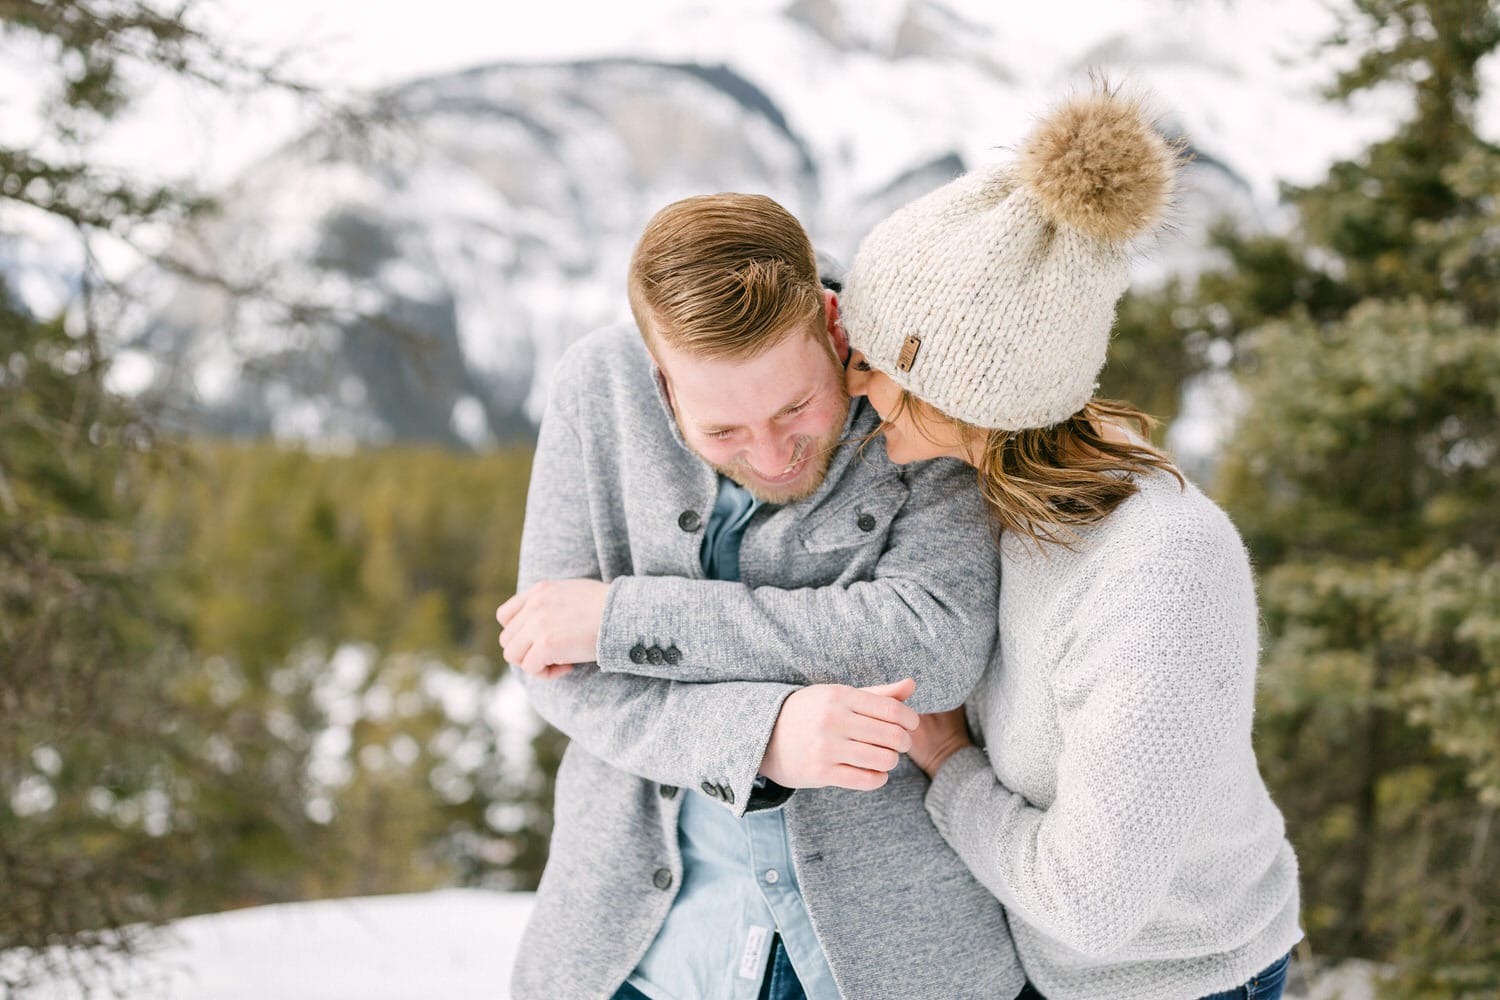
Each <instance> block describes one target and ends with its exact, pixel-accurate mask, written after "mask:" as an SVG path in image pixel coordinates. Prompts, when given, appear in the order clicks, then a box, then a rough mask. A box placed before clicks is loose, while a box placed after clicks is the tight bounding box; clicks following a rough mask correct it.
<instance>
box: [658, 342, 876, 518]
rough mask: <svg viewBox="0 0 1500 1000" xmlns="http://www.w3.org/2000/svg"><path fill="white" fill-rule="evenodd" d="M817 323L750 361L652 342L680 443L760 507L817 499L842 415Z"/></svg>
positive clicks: (845, 403)
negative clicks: (703, 354) (746, 492)
mask: <svg viewBox="0 0 1500 1000" xmlns="http://www.w3.org/2000/svg"><path fill="white" fill-rule="evenodd" d="M828 336H829V335H828V333H827V332H826V331H825V330H823V329H821V328H818V327H814V328H811V329H808V330H805V331H804V330H792V331H788V333H787V334H786V335H785V336H783V337H782V338H781V339H780V340H779V341H778V342H777V343H776V345H775V346H774V347H772V348H771V349H769V350H767V351H764V352H762V353H761V354H760V355H759V356H757V357H754V358H750V359H748V360H706V359H704V358H698V357H694V356H692V355H690V354H686V353H683V352H681V351H678V350H675V349H673V348H672V347H671V346H670V345H668V344H665V343H663V342H662V341H661V340H660V339H658V340H657V341H656V343H655V354H656V359H657V363H658V364H659V365H660V366H661V369H662V374H663V375H664V376H665V377H666V380H667V390H668V393H669V395H670V397H671V401H672V410H673V412H674V413H675V415H676V417H677V426H678V427H679V428H681V430H682V437H683V439H684V440H685V441H686V442H687V444H688V447H690V448H692V449H693V451H694V452H696V453H697V454H698V456H699V457H700V458H702V459H703V460H704V461H705V462H707V463H708V464H709V465H712V466H713V467H714V468H715V469H717V470H718V471H719V472H722V473H723V474H724V475H726V476H728V477H729V478H730V479H733V480H734V481H735V482H737V483H739V484H740V485H741V486H743V487H745V489H747V490H749V491H750V494H751V496H754V497H755V498H756V499H758V500H761V501H762V502H765V503H776V504H784V503H791V502H793V501H796V500H801V499H803V498H805V497H809V496H811V495H812V494H814V493H816V492H817V490H818V487H819V486H821V485H822V484H823V477H824V476H826V475H827V474H828V463H829V461H830V460H831V459H832V457H833V451H834V448H835V447H836V446H837V445H838V443H839V440H840V438H841V437H842V436H843V432H844V421H845V419H846V418H847V417H848V414H849V393H848V391H847V390H846V389H845V386H844V373H843V369H842V367H841V365H840V364H839V363H838V362H837V361H836V360H835V359H834V356H833V351H832V350H830V347H829V343H830V342H829V340H828V339H827V338H828Z"/></svg>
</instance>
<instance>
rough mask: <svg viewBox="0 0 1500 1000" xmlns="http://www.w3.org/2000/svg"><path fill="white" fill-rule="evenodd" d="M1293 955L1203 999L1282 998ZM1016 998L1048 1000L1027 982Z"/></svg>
mask: <svg viewBox="0 0 1500 1000" xmlns="http://www.w3.org/2000/svg"><path fill="white" fill-rule="evenodd" d="M1291 958H1292V956H1291V955H1289V954H1288V955H1283V956H1281V958H1279V959H1278V960H1276V961H1275V962H1272V963H1271V965H1270V966H1269V967H1267V968H1265V969H1263V970H1261V971H1260V972H1258V973H1256V974H1255V975H1254V976H1251V977H1250V981H1249V982H1248V983H1246V984H1245V985H1244V986H1240V987H1237V988H1235V989H1232V990H1228V991H1226V992H1224V993H1214V994H1212V995H1210V996H1206V997H1204V998H1203V1000H1281V991H1282V990H1283V989H1284V988H1285V987H1286V969H1287V965H1288V964H1289V963H1290V961H1291ZM1016 1000H1046V998H1045V997H1043V996H1042V995H1041V994H1040V993H1038V992H1037V988H1036V987H1035V986H1032V985H1031V984H1030V983H1027V984H1026V986H1025V988H1024V989H1022V990H1021V992H1020V993H1019V994H1017V996H1016Z"/></svg>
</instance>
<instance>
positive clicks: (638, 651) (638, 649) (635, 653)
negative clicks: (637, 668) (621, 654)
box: [630, 643, 646, 663]
mask: <svg viewBox="0 0 1500 1000" xmlns="http://www.w3.org/2000/svg"><path fill="white" fill-rule="evenodd" d="M630 662H631V663H645V662H646V647H645V646H642V645H641V644H640V643H636V644H635V645H634V646H631V647H630Z"/></svg>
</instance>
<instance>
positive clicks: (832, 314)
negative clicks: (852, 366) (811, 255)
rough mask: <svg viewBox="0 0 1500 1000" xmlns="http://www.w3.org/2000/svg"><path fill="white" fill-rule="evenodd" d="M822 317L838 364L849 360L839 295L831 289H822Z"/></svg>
mask: <svg viewBox="0 0 1500 1000" xmlns="http://www.w3.org/2000/svg"><path fill="white" fill-rule="evenodd" d="M823 318H824V320H825V321H826V322H827V325H828V339H829V340H830V341H832V342H833V353H834V356H835V357H837V358H838V359H839V364H847V363H848V361H849V335H848V334H846V333H845V332H844V323H843V320H842V319H840V317H839V297H838V295H837V293H835V292H834V291H833V290H832V289H829V288H825V289H823Z"/></svg>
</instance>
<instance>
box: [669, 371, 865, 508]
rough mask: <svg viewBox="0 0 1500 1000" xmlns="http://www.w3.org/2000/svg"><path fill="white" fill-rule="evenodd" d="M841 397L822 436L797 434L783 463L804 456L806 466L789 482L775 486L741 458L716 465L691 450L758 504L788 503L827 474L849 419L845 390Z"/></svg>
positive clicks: (814, 487) (807, 494)
mask: <svg viewBox="0 0 1500 1000" xmlns="http://www.w3.org/2000/svg"><path fill="white" fill-rule="evenodd" d="M843 396H844V398H843V406H842V407H841V408H840V413H839V417H838V419H837V420H835V421H834V423H833V427H832V429H831V430H830V431H829V432H828V433H827V434H826V435H824V436H823V437H822V438H812V437H800V438H798V439H797V443H796V446H795V448H794V450H793V451H792V460H791V461H790V462H788V463H787V465H786V467H787V468H788V469H790V468H793V467H795V466H796V465H797V463H799V462H801V461H803V460H804V459H805V460H806V461H807V463H808V466H807V468H805V469H803V470H802V474H801V475H800V476H798V477H797V478H796V479H794V480H792V481H791V482H789V483H784V484H781V485H776V484H774V483H766V482H763V481H761V480H760V479H759V478H758V477H757V476H756V474H755V472H754V471H753V470H751V468H750V466H749V465H748V464H747V463H745V462H743V461H737V462H735V463H733V464H730V465H719V464H718V463H717V462H713V461H710V460H709V459H707V458H705V457H704V456H703V454H702V453H701V452H698V451H697V449H694V453H695V454H697V455H698V457H699V458H702V459H703V460H704V461H705V462H708V464H709V465H711V466H713V468H714V470H715V471H716V472H718V473H720V474H721V475H725V476H728V477H729V478H730V479H732V480H734V481H735V482H736V483H739V484H740V485H741V486H743V487H744V488H745V489H746V490H747V491H748V492H749V494H750V495H751V496H753V497H754V498H755V499H757V500H759V501H760V502H761V503H770V504H788V503H796V502H797V501H798V500H806V499H807V498H808V497H810V496H812V495H813V494H814V493H816V492H818V489H819V488H820V487H821V486H822V485H823V480H824V479H825V478H826V477H827V476H828V466H829V464H830V463H832V461H833V453H834V452H835V451H836V450H838V446H839V442H840V441H842V440H843V437H844V424H845V422H846V421H847V420H848V419H849V396H848V394H847V393H844V394H843Z"/></svg>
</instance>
